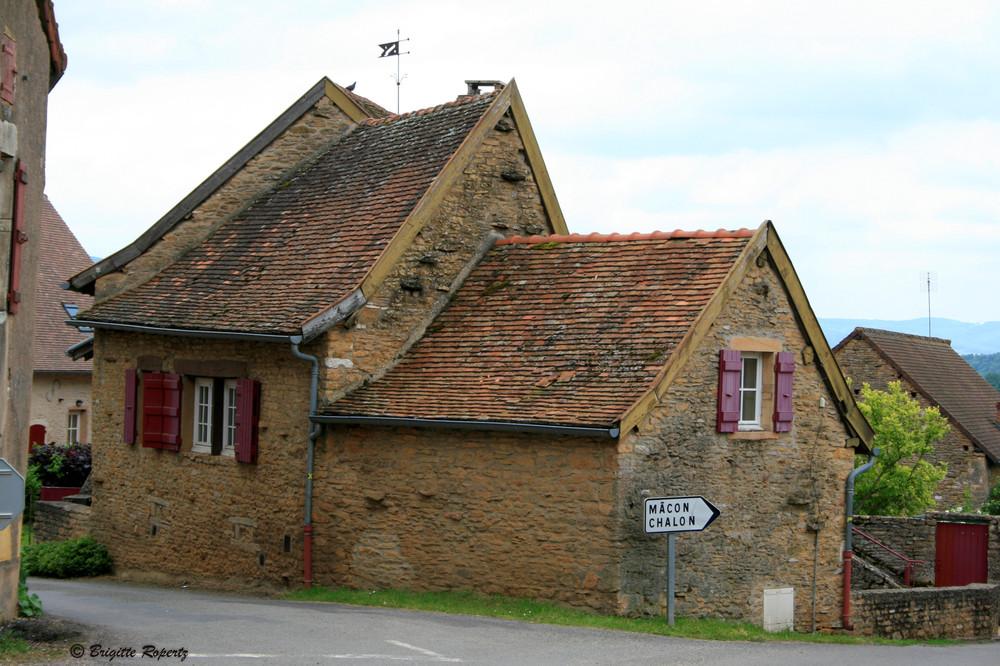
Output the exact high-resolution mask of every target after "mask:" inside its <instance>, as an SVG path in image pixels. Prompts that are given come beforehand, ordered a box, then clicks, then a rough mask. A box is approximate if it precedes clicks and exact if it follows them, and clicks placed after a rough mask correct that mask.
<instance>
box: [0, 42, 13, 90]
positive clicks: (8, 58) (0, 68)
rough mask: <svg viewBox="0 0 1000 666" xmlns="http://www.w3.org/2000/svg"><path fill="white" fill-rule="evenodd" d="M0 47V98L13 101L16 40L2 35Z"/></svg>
mask: <svg viewBox="0 0 1000 666" xmlns="http://www.w3.org/2000/svg"><path fill="white" fill-rule="evenodd" d="M2 43H3V46H2V48H0V99H2V100H3V101H5V102H7V103H8V104H13V103H14V81H15V80H16V79H17V42H15V41H14V38H13V37H11V36H10V35H6V34H5V35H4V36H3V40H2Z"/></svg>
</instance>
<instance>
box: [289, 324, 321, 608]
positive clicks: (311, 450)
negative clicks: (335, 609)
mask: <svg viewBox="0 0 1000 666" xmlns="http://www.w3.org/2000/svg"><path fill="white" fill-rule="evenodd" d="M290 342H291V344H292V354H294V355H295V356H296V357H297V358H300V359H302V360H303V361H309V362H310V363H311V364H312V372H311V379H310V382H309V419H310V421H312V422H311V423H310V424H309V441H308V444H307V448H306V451H307V453H306V502H305V504H306V506H305V518H304V520H303V523H302V559H303V562H302V578H303V580H302V584H303V585H304V586H305V588H306V589H309V588H310V587H312V533H313V526H312V496H313V464H314V461H315V458H316V439H317V438H318V437H319V434H320V432H321V431H322V429H323V428H322V426H321V425H320V424H319V423H316V422H315V421H314V420H313V419H314V415H315V414H316V405H317V404H318V403H319V360H318V359H317V358H316V357H315V356H310V355H309V354H304V353H302V352H301V351H299V344H301V343H302V336H300V335H296V336H294V337H292V338H291V339H290Z"/></svg>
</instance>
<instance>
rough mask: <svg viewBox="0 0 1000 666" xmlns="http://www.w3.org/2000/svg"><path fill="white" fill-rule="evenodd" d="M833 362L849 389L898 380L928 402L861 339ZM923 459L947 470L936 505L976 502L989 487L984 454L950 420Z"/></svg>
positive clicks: (925, 404)
mask: <svg viewBox="0 0 1000 666" xmlns="http://www.w3.org/2000/svg"><path fill="white" fill-rule="evenodd" d="M837 363H838V364H840V367H841V369H842V370H843V371H844V376H846V377H849V378H851V379H852V384H851V389H852V390H853V391H854V393H855V394H856V395H857V394H860V392H861V386H862V384H863V383H867V384H868V385H869V386H871V387H872V388H873V389H876V390H879V391H886V390H888V388H889V384H890V383H892V382H897V381H898V382H902V388H903V391H904V392H906V393H908V394H909V395H910V397H912V398H913V399H914V400H916V401H917V402H918V403H920V406H921V407H923V408H927V407H930V406H931V404H932V403H930V402H929V401H928V400H927V399H926V398H924V396H923V394H921V393H919V392H918V391H917V390H916V387H915V386H913V385H912V384H910V382H908V381H907V380H906V379H905V378H903V377H902V376H901V375H900V374H899V373H898V372H897V371H896V370H895V368H893V367H892V366H891V365H889V363H888V362H887V361H886V360H885V359H883V358H882V357H881V356H879V355H878V353H877V352H876V351H875V350H874V349H872V347H871V345H869V344H868V343H867V342H864V341H862V340H856V339H855V340H851V341H850V342H848V343H847V344H846V345H844V346H843V347H842V348H841V349H839V350H838V351H837ZM926 460H928V461H929V462H931V463H933V464H939V463H942V462H944V463H947V464H948V474H947V476H945V478H944V479H942V480H941V483H940V484H939V485H938V489H937V493H936V496H937V497H938V498H939V499H938V504H937V507H935V508H937V509H941V510H945V509H953V508H955V507H958V506H961V505H962V504H963V503H964V502H965V501H966V497H965V494H966V492H968V493H969V499H970V500H972V501H973V502H975V506H977V507H978V506H980V505H981V504H982V503H983V502H985V501H986V496H987V495H988V494H989V491H990V488H991V487H992V483H991V478H990V474H991V471H990V468H991V467H992V466H991V465H990V464H989V461H988V459H987V458H986V454H984V453H983V452H981V451H978V450H977V449H976V446H975V445H974V444H973V443H972V441H971V440H970V439H969V438H968V437H966V436H965V434H963V433H962V431H961V430H959V429H958V428H956V427H955V424H954V423H951V431H950V432H949V433H948V434H947V435H945V436H944V438H943V439H941V440H940V441H939V442H938V443H937V444H936V445H935V447H934V453H933V455H930V456H927V458H926Z"/></svg>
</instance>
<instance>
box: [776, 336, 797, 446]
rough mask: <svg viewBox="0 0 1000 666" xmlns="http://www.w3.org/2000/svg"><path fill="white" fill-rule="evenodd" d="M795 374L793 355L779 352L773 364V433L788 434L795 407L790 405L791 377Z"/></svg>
mask: <svg viewBox="0 0 1000 666" xmlns="http://www.w3.org/2000/svg"><path fill="white" fill-rule="evenodd" d="M794 373H795V355H794V354H792V353H791V352H779V353H778V357H777V359H776V360H775V362H774V431H775V432H790V431H791V430H792V419H793V418H794V417H795V407H794V405H793V404H792V376H793V374H794Z"/></svg>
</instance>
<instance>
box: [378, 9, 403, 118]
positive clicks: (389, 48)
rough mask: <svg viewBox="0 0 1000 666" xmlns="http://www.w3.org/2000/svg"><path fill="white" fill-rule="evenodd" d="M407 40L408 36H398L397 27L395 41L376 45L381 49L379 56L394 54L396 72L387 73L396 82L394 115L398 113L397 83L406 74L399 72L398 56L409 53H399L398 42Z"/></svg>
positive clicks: (384, 56) (385, 56) (400, 81)
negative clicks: (404, 37)
mask: <svg viewBox="0 0 1000 666" xmlns="http://www.w3.org/2000/svg"><path fill="white" fill-rule="evenodd" d="M408 41H410V38H409V37H407V38H406V39H400V38H399V29H397V30H396V41H394V42H386V43H385V44H379V45H378V47H379V48H380V49H382V54H381V55H380V56H379V58H389V57H392V56H396V73H395V74H390V75H389V76H390V77H392V80H393V81H395V82H396V115H399V84H401V83H402V82H403V79H405V78H406V74H403V75H402V76H401V75H400V73H399V58H400V57H401V56H405V55H409V54H410V52H409V51H404V52H402V53H401V52H400V51H399V44H400V42H408Z"/></svg>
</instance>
